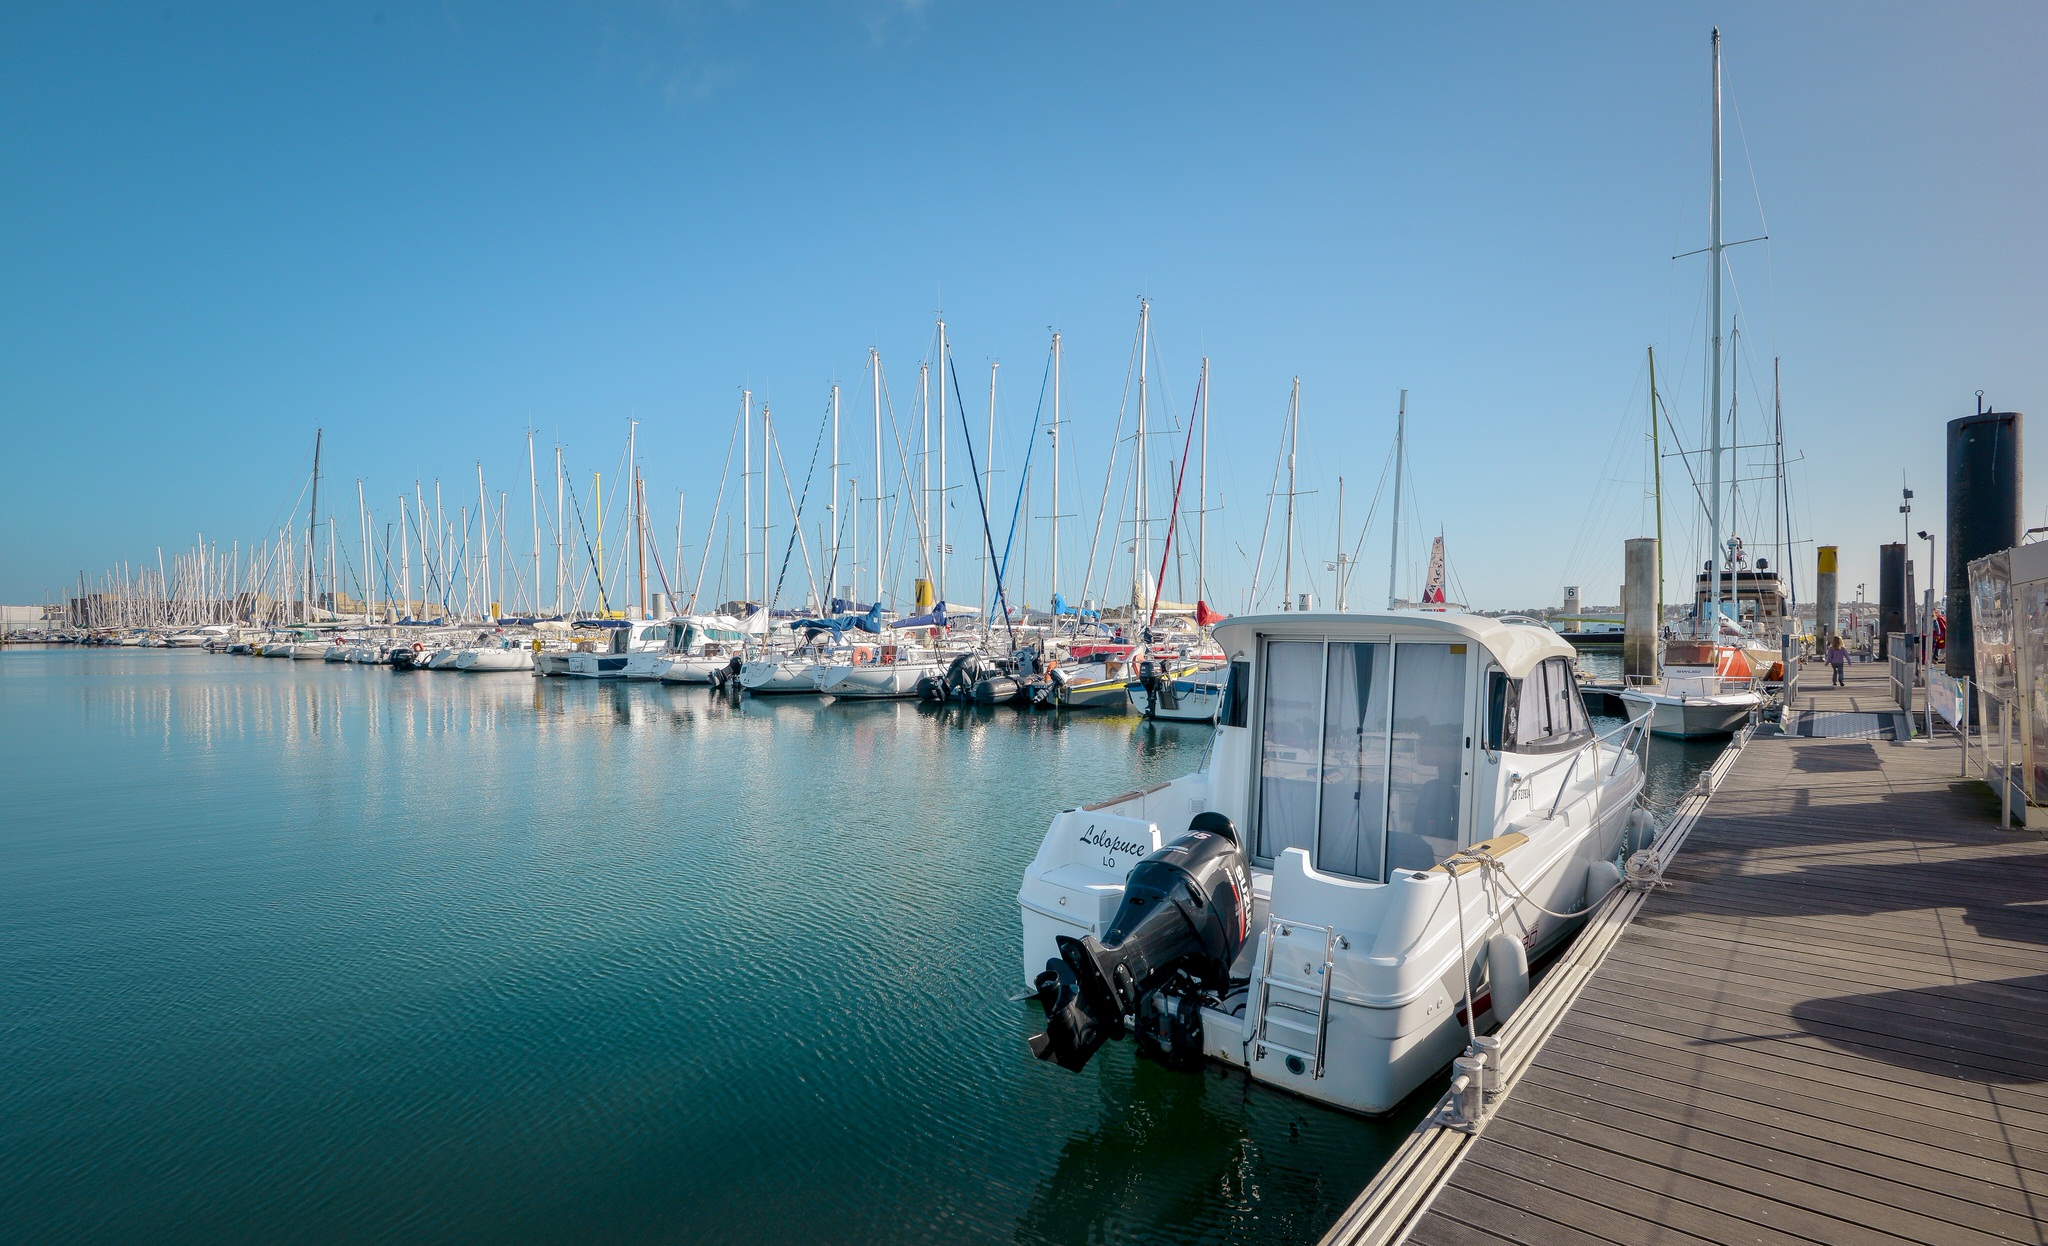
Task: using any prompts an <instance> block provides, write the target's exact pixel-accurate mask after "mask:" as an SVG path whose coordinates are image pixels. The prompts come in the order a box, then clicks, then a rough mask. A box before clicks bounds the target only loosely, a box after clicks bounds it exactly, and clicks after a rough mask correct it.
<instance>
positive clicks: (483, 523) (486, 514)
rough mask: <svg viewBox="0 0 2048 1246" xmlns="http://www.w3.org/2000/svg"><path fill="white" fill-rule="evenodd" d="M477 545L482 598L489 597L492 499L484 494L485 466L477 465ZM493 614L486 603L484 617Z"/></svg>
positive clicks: (479, 587) (479, 590) (479, 589)
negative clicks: (479, 559)
mask: <svg viewBox="0 0 2048 1246" xmlns="http://www.w3.org/2000/svg"><path fill="white" fill-rule="evenodd" d="M476 544H477V551H478V553H479V555H480V556H481V558H482V559H483V572H482V583H481V584H480V585H479V586H478V593H479V595H480V596H484V597H488V596H489V595H490V591H491V499H490V495H489V494H487V493H485V492H484V465H483V464H482V463H478V464H477V465H476ZM490 613H491V608H490V603H489V602H488V601H487V602H485V603H484V616H485V617H486V618H488V617H489V616H490Z"/></svg>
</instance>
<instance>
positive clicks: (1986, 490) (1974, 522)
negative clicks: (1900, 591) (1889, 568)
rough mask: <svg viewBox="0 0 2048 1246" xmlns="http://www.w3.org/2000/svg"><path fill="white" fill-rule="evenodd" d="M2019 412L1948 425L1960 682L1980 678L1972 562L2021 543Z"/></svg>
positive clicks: (1950, 665)
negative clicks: (1972, 623)
mask: <svg viewBox="0 0 2048 1246" xmlns="http://www.w3.org/2000/svg"><path fill="white" fill-rule="evenodd" d="M2022 423H2023V419H2022V417H2021V415H2020V413H2019V412H2017V411H1981V412H1979V413H1977V414H1976V415H1966V416H1964V417H1963V418H1962V419H1960V420H1950V421H1949V422H1948V660H1947V662H1946V663H1945V668H1946V669H1947V671H1948V673H1949V674H1950V675H1953V676H1956V677H1958V678H1961V677H1964V676H1971V677H1974V676H1975V675H1976V673H1977V668H1976V660H1977V659H1976V654H1977V642H1976V635H1975V632H1974V631H1973V630H1972V628H1971V626H1970V560H1971V559H1973V558H1982V557H1983V556H1984V555H1986V554H1995V553H1997V552H1998V551H1999V550H2002V549H2011V548H2012V547H2013V546H2015V545H2018V544H2019V543H2020V500H2021V499H2020V492H2021V479H2020V426H2021V424H2022Z"/></svg>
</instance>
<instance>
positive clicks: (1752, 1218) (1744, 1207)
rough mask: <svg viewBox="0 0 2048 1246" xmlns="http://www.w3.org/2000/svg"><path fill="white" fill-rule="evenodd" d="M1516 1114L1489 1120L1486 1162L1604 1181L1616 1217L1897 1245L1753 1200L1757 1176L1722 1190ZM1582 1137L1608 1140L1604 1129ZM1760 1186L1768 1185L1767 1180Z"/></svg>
mask: <svg viewBox="0 0 2048 1246" xmlns="http://www.w3.org/2000/svg"><path fill="white" fill-rule="evenodd" d="M1520 1110H1521V1109H1520V1105H1517V1104H1514V1103H1512V1102H1511V1103H1510V1104H1509V1105H1508V1107H1507V1108H1506V1109H1504V1110H1503V1113H1502V1115H1500V1116H1497V1117H1495V1119H1494V1121H1493V1123H1492V1124H1490V1125H1488V1126H1487V1127H1486V1140H1487V1141H1488V1142H1489V1143H1490V1144H1491V1145H1489V1146H1488V1147H1486V1148H1485V1151H1486V1154H1487V1159H1488V1161H1489V1162H1491V1163H1495V1164H1497V1165H1498V1166H1500V1167H1503V1168H1506V1169H1507V1170H1508V1171H1510V1172H1519V1171H1522V1168H1521V1167H1519V1166H1521V1165H1527V1164H1528V1163H1529V1160H1530V1159H1545V1160H1550V1161H1552V1162H1554V1163H1558V1164H1563V1165H1565V1166H1566V1167H1570V1168H1577V1169H1579V1170H1581V1171H1582V1172H1586V1173H1588V1174H1590V1175H1592V1176H1594V1177H1598V1178H1601V1179H1602V1180H1604V1181H1605V1182H1606V1183H1607V1189H1606V1191H1605V1194H1604V1195H1603V1197H1602V1198H1601V1201H1602V1202H1604V1203H1606V1204H1607V1205H1608V1206H1610V1207H1613V1208H1614V1209H1615V1210H1617V1211H1622V1212H1626V1213H1628V1214H1631V1215H1635V1216H1638V1217H1639V1218H1642V1219H1646V1220H1652V1222H1653V1223H1654V1222H1655V1221H1654V1217H1655V1216H1656V1215H1657V1214H1658V1213H1660V1212H1662V1213H1664V1214H1667V1215H1668V1214H1670V1205H1671V1204H1673V1203H1685V1204H1690V1205H1691V1206H1693V1207H1697V1208H1699V1209H1700V1210H1702V1211H1705V1212H1710V1213H1713V1214H1715V1215H1719V1216H1725V1217H1730V1218H1732V1219H1735V1220H1739V1221H1743V1222H1745V1225H1744V1226H1743V1227H1742V1229H1741V1232H1742V1233H1743V1234H1747V1235H1753V1236H1754V1237H1756V1238H1758V1239H1766V1240H1776V1241H1803V1242H1818V1243H1830V1244H1832V1246H1857V1244H1859V1243H1877V1242H1887V1241H1890V1242H1896V1241H1899V1240H1901V1239H1899V1238H1898V1237H1896V1236H1890V1237H1886V1236H1881V1235H1879V1234H1876V1233H1873V1232H1872V1231H1870V1230H1869V1229H1867V1228H1865V1227H1864V1226H1862V1225H1859V1224H1851V1223H1848V1222H1846V1221H1841V1220H1837V1219H1835V1218H1833V1217H1831V1216H1828V1215H1826V1214H1825V1213H1823V1212H1818V1211H1814V1210H1811V1209H1809V1208H1806V1207H1800V1206H1794V1205H1792V1204H1788V1203H1783V1202H1780V1201H1778V1200H1777V1199H1775V1198H1772V1197H1770V1196H1768V1195H1764V1194H1759V1193H1757V1192H1756V1188H1757V1184H1758V1183H1757V1182H1756V1180H1755V1176H1756V1174H1747V1177H1746V1179H1745V1181H1744V1182H1743V1183H1742V1184H1740V1185H1728V1184H1726V1183H1724V1182H1719V1181H1714V1180H1711V1179H1709V1178H1706V1177H1701V1176H1698V1175H1695V1174H1693V1173H1688V1172H1684V1171H1682V1170H1680V1169H1677V1168H1673V1167H1671V1166H1670V1165H1668V1164H1663V1163H1658V1162H1655V1161H1652V1160H1647V1159H1643V1158H1641V1157H1640V1156H1637V1155H1633V1154H1630V1153H1629V1152H1628V1151H1626V1150H1625V1149H1621V1148H1622V1147H1625V1146H1626V1141H1625V1138H1624V1137H1623V1136H1619V1135H1617V1136H1614V1137H1611V1138H1609V1139H1608V1140H1609V1141H1611V1142H1613V1143H1614V1145H1612V1146H1601V1145H1599V1144H1598V1143H1596V1142H1592V1141H1590V1140H1589V1139H1588V1138H1587V1137H1585V1136H1574V1135H1573V1134H1568V1133H1560V1132H1558V1131H1557V1130H1555V1129H1552V1128H1549V1127H1548V1126H1549V1125H1550V1124H1551V1122H1550V1121H1549V1120H1547V1119H1546V1120H1545V1121H1544V1122H1543V1124H1541V1125H1532V1124H1530V1123H1528V1122H1527V1121H1525V1120H1523V1119H1521V1118H1520ZM1508 1112H1515V1113H1516V1116H1515V1118H1513V1119H1510V1118H1508V1116H1507V1115H1506V1114H1507V1113H1508ZM1583 1132H1584V1133H1591V1134H1594V1135H1596V1136H1606V1135H1607V1134H1608V1133H1609V1132H1610V1131H1606V1130H1586V1131H1583ZM1532 1179H1533V1178H1532ZM1763 1184H1765V1185H1766V1186H1768V1182H1764V1183H1763ZM1766 1231H1768V1232H1766ZM1721 1235H1722V1236H1723V1237H1727V1238H1731V1240H1742V1241H1746V1240H1749V1237H1748V1236H1740V1237H1738V1236H1734V1235H1732V1234H1730V1233H1729V1231H1728V1230H1727V1229H1726V1228H1723V1229H1722V1230H1721Z"/></svg>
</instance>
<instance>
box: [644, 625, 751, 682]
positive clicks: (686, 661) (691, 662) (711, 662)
mask: <svg viewBox="0 0 2048 1246" xmlns="http://www.w3.org/2000/svg"><path fill="white" fill-rule="evenodd" d="M668 626H669V633H668V647H667V649H666V650H665V652H664V654H663V656H662V658H661V659H660V660H658V661H657V662H655V664H654V666H655V678H657V679H659V680H661V682H663V683H665V684H708V683H711V682H712V681H713V679H714V678H715V677H716V676H717V674H718V672H720V671H722V670H724V669H725V668H726V667H728V666H730V665H731V664H732V660H733V658H734V657H735V656H736V655H739V654H743V653H745V652H746V648H747V642H748V641H749V640H750V639H752V634H751V633H750V632H748V631H747V630H746V624H745V623H743V622H741V621H740V620H738V619H734V618H728V617H727V616H725V615H718V614H693V615H687V616H685V617H683V618H679V619H670V620H669V625H668Z"/></svg>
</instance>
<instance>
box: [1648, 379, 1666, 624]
mask: <svg viewBox="0 0 2048 1246" xmlns="http://www.w3.org/2000/svg"><path fill="white" fill-rule="evenodd" d="M1647 349H1648V351H1649V354H1650V480H1651V482H1652V485H1651V487H1652V488H1653V489H1654V490H1655V493H1656V500H1657V621H1656V624H1655V626H1654V627H1653V628H1652V630H1653V631H1655V630H1659V629H1662V628H1663V626H1664V443H1663V441H1662V440H1661V439H1660V438H1659V436H1658V432H1657V348H1656V347H1654V346H1651V347H1648V348H1647Z"/></svg>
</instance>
